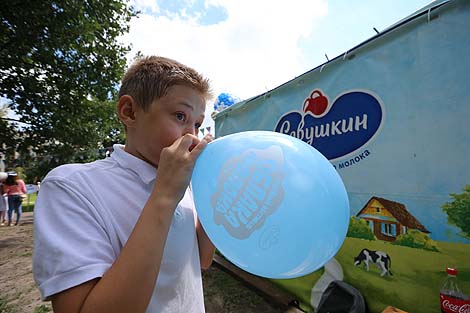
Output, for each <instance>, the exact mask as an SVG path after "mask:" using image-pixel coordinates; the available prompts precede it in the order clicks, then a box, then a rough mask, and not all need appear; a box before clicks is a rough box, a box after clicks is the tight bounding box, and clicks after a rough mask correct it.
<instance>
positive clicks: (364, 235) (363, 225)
mask: <svg viewBox="0 0 470 313" xmlns="http://www.w3.org/2000/svg"><path fill="white" fill-rule="evenodd" d="M346 236H347V237H353V238H361V239H367V240H376V239H377V238H376V237H375V235H374V233H373V232H372V230H371V229H370V227H369V224H368V223H367V221H365V220H363V219H361V218H356V217H354V216H351V218H350V219H349V227H348V233H347V235H346Z"/></svg>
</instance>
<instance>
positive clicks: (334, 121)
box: [275, 89, 384, 167]
mask: <svg viewBox="0 0 470 313" xmlns="http://www.w3.org/2000/svg"><path fill="white" fill-rule="evenodd" d="M301 108H302V111H299V110H294V111H290V112H287V113H286V114H284V115H283V116H281V117H280V119H279V120H278V122H277V124H276V128H275V131H276V132H279V133H283V134H287V135H290V136H293V137H296V138H299V139H301V140H303V141H304V142H306V143H308V144H309V145H311V146H312V147H314V148H315V149H317V150H318V151H320V152H321V153H322V154H323V155H324V156H325V157H326V158H327V159H328V160H330V161H335V160H339V159H341V158H343V157H346V156H349V155H351V154H353V153H357V152H359V151H360V149H361V148H362V147H364V146H365V145H367V144H368V143H369V142H370V141H371V140H372V139H373V138H374V137H375V135H376V134H377V133H378V131H379V129H380V127H381V126H382V123H383V120H384V109H383V105H382V102H381V101H380V100H379V99H378V97H377V96H375V95H374V94H373V93H372V92H370V91H365V90H351V91H347V92H344V93H342V94H340V95H338V96H337V97H336V98H335V99H334V100H333V101H330V99H329V98H328V96H327V95H326V93H325V92H323V91H322V90H321V89H314V90H313V91H312V92H311V93H310V95H309V96H308V97H307V98H306V99H305V100H304V102H303V104H302V106H301ZM366 151H367V150H366ZM368 153H369V152H368V151H367V153H366V155H368ZM361 157H362V156H361ZM352 160H354V159H352ZM340 167H341V166H340Z"/></svg>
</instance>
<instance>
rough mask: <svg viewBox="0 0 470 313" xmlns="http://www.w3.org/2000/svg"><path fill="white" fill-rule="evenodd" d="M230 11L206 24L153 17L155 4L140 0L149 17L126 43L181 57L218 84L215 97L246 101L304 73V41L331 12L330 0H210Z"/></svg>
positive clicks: (139, 22)
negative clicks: (230, 96) (225, 95)
mask: <svg viewBox="0 0 470 313" xmlns="http://www.w3.org/2000/svg"><path fill="white" fill-rule="evenodd" d="M209 4H212V5H218V6H221V7H224V8H225V10H226V13H227V15H228V18H227V19H226V20H224V21H222V22H219V23H218V24H212V25H205V26H203V25H200V24H199V23H198V22H197V19H196V16H194V17H193V18H190V17H187V16H185V17H181V16H178V15H176V14H175V15H172V16H171V17H169V15H166V16H165V15H159V16H158V15H156V14H155V15H151V14H149V13H148V12H153V13H156V12H159V9H158V6H157V5H156V4H155V2H154V1H146V0H139V1H135V3H134V6H135V7H136V8H137V9H141V10H142V12H144V13H143V14H141V15H140V16H139V17H138V18H134V19H133V20H132V21H131V28H130V32H129V34H128V35H126V36H125V37H124V41H125V42H126V43H131V44H132V45H133V51H132V53H131V56H130V57H132V56H133V55H134V54H135V53H136V52H137V51H139V50H140V51H142V53H143V54H146V55H147V54H156V55H162V56H166V57H170V58H173V59H176V60H178V61H180V62H182V63H185V64H187V65H190V66H192V67H194V68H195V69H196V70H198V71H200V72H202V73H203V74H204V75H205V76H207V77H209V78H210V79H211V81H212V84H213V88H214V91H215V94H216V95H217V94H218V93H220V92H229V93H232V94H234V95H236V96H238V97H240V98H243V99H246V98H249V97H252V96H255V95H258V94H260V93H263V92H265V91H266V90H267V89H272V88H274V87H277V86H278V85H280V84H282V83H284V82H286V81H288V80H290V79H292V78H294V77H295V76H297V75H299V74H301V73H303V72H304V71H305V70H306V69H305V67H304V66H303V65H302V60H303V58H304V56H303V55H302V51H301V50H300V48H299V46H298V43H299V40H300V39H301V38H303V37H307V36H309V35H310V34H311V33H312V31H314V29H315V27H316V22H317V21H318V19H319V18H320V17H322V16H324V15H326V14H327V11H328V5H327V0H291V1H282V2H281V1H267V0H257V1H251V0H206V3H205V5H206V6H207V5H209Z"/></svg>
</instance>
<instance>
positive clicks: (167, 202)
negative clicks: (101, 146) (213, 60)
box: [33, 56, 214, 313]
mask: <svg viewBox="0 0 470 313" xmlns="http://www.w3.org/2000/svg"><path fill="white" fill-rule="evenodd" d="M210 97H211V94H210V87H209V82H208V80H207V79H205V78H203V77H202V76H201V75H200V74H199V73H197V72H196V71H194V70H193V69H191V68H189V67H187V66H185V65H183V64H180V63H178V62H176V61H174V60H170V59H166V58H162V57H155V56H152V57H146V58H142V59H140V60H138V61H137V62H136V63H134V64H133V65H132V66H131V67H130V68H129V70H128V71H127V73H126V74H125V76H124V78H123V81H122V85H121V88H120V91H119V101H118V105H117V113H118V117H119V119H120V120H121V122H122V123H123V124H124V126H125V129H126V137H127V138H126V143H125V146H120V145H115V146H114V147H113V148H114V152H113V153H112V154H111V157H109V158H106V159H103V160H99V161H95V162H92V163H89V164H72V165H65V166H61V167H59V168H56V169H54V170H53V171H51V172H50V173H49V174H48V175H47V177H46V179H45V180H44V181H43V182H41V191H40V193H39V196H38V199H37V202H36V205H35V231H34V256H33V272H34V277H35V280H36V283H37V284H38V286H39V289H40V291H41V295H42V297H43V299H50V300H51V301H52V305H53V308H54V311H55V312H114V313H116V312H204V299H203V294H202V280H201V270H200V268H207V267H209V266H210V264H211V262H212V257H213V253H214V246H213V245H212V243H211V242H210V240H209V239H208V237H207V235H206V233H205V232H204V230H203V229H202V227H201V224H200V223H199V220H198V219H197V216H196V213H195V210H194V204H193V199H192V194H191V190H190V189H189V188H188V185H189V182H190V179H191V174H192V170H193V167H194V163H195V161H196V159H197V157H198V156H199V154H200V153H201V151H202V150H203V149H204V147H205V146H206V144H207V143H208V142H209V141H211V140H212V137H211V136H206V137H205V138H204V139H202V140H199V139H198V138H197V137H196V134H197V132H198V129H199V126H200V125H201V123H202V121H203V119H204V112H205V103H206V100H208V99H209V98H210Z"/></svg>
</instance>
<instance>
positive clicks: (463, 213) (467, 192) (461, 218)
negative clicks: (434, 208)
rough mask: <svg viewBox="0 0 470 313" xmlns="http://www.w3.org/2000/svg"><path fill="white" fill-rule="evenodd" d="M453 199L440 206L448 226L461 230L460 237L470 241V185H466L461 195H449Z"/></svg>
mask: <svg viewBox="0 0 470 313" xmlns="http://www.w3.org/2000/svg"><path fill="white" fill-rule="evenodd" d="M450 196H451V197H452V198H453V199H454V200H453V201H451V202H447V203H444V204H443V205H442V209H443V211H444V212H445V213H446V214H447V217H448V221H449V223H450V224H452V225H455V226H457V227H459V228H460V229H461V230H462V236H463V237H465V238H467V239H470V185H466V186H465V187H464V189H463V193H461V194H455V193H451V194H450Z"/></svg>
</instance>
